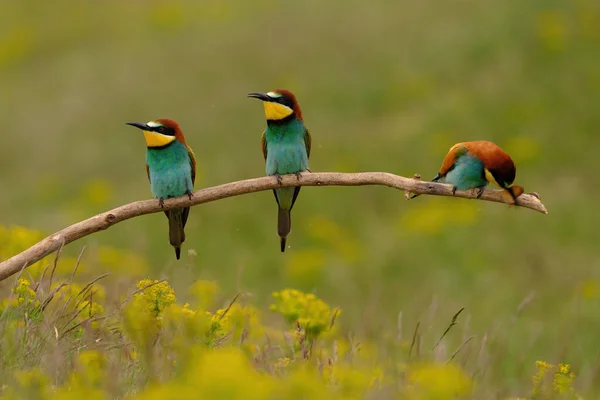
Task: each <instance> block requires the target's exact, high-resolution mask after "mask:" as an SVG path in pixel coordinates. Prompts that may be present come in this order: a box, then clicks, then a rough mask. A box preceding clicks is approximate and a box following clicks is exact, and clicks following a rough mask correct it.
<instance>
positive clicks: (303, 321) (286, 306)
mask: <svg viewBox="0 0 600 400" xmlns="http://www.w3.org/2000/svg"><path fill="white" fill-rule="evenodd" d="M273 298H274V299H275V304H272V305H271V306H270V310H271V311H274V312H277V313H279V314H281V315H282V316H283V317H284V318H285V319H286V320H287V322H288V323H296V322H297V323H298V324H299V325H300V327H301V328H302V329H303V330H305V331H306V333H307V335H308V336H309V337H317V336H318V335H319V334H321V333H322V332H323V331H325V330H327V329H329V326H330V325H331V322H332V320H333V316H334V315H335V314H336V313H337V314H339V312H340V311H339V309H338V310H331V308H330V307H329V306H328V305H327V303H325V302H324V301H323V300H321V299H319V298H317V296H315V295H314V294H312V293H308V294H305V293H302V292H300V291H298V290H295V289H285V290H282V291H281V292H275V293H273Z"/></svg>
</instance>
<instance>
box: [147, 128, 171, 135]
mask: <svg viewBox="0 0 600 400" xmlns="http://www.w3.org/2000/svg"><path fill="white" fill-rule="evenodd" d="M152 131H154V132H157V133H160V134H161V135H169V136H175V129H173V128H169V127H168V126H157V127H156V128H152Z"/></svg>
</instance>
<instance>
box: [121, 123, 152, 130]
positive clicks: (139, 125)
mask: <svg viewBox="0 0 600 400" xmlns="http://www.w3.org/2000/svg"><path fill="white" fill-rule="evenodd" d="M125 123H126V124H127V125H131V126H135V127H136V128H138V129H141V130H143V131H151V130H152V129H150V127H149V126H148V125H146V124H142V123H141V122H125Z"/></svg>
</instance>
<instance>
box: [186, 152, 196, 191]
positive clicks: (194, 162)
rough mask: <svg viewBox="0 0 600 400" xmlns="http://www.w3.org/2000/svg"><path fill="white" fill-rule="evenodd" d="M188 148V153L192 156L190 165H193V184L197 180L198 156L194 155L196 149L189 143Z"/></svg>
mask: <svg viewBox="0 0 600 400" xmlns="http://www.w3.org/2000/svg"><path fill="white" fill-rule="evenodd" d="M186 147H187V149H188V155H189V156H190V166H191V167H192V184H194V183H195V181H196V156H195V155H194V151H193V150H192V148H191V147H190V146H188V145H186Z"/></svg>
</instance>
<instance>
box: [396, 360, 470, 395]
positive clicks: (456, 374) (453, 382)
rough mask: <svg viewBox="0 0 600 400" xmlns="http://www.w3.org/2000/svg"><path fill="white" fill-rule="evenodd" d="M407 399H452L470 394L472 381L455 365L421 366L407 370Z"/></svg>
mask: <svg viewBox="0 0 600 400" xmlns="http://www.w3.org/2000/svg"><path fill="white" fill-rule="evenodd" d="M408 381H409V382H410V385H411V386H410V390H409V393H410V395H409V398H411V399H454V398H456V397H459V396H467V395H469V394H470V393H471V389H472V385H473V383H472V381H471V378H470V377H469V376H468V375H467V373H466V372H465V371H464V370H463V369H462V368H460V367H459V366H458V365H455V364H422V365H418V366H413V367H410V368H409V371H408Z"/></svg>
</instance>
